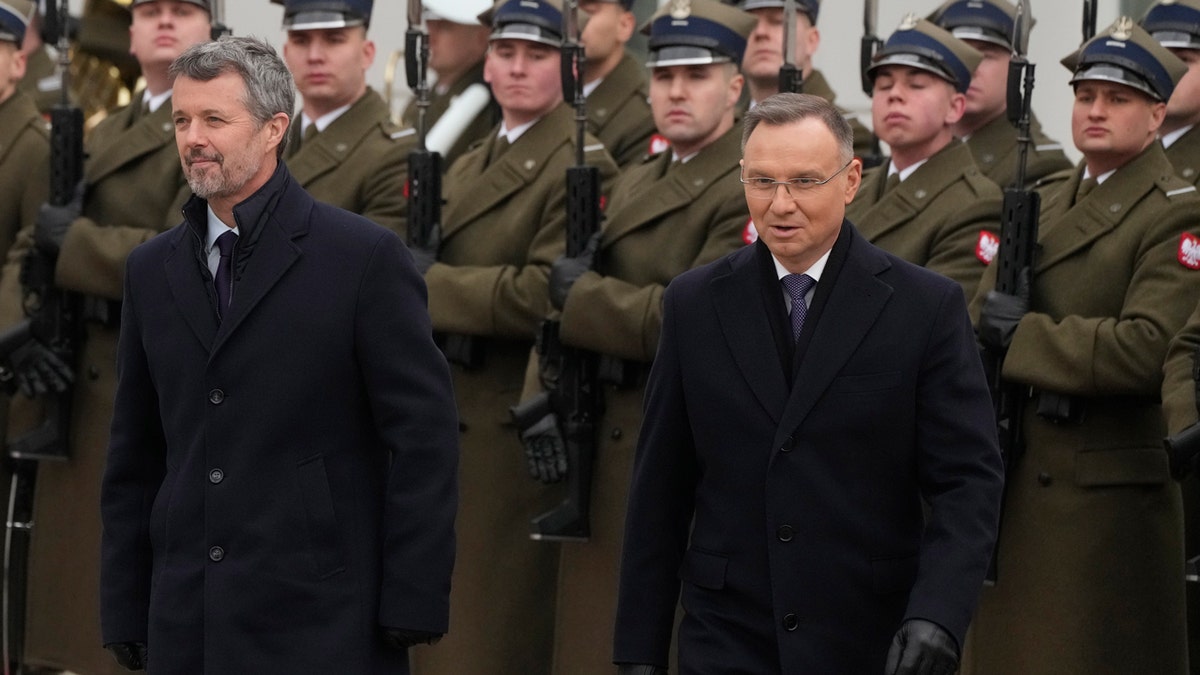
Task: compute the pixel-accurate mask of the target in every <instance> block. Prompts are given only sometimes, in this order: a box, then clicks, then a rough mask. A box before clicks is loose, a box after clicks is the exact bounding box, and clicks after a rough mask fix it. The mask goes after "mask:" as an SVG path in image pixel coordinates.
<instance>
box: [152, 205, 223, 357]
mask: <svg viewBox="0 0 1200 675" xmlns="http://www.w3.org/2000/svg"><path fill="white" fill-rule="evenodd" d="M195 236H196V235H195V234H194V233H193V232H192V231H191V228H190V227H189V226H188V225H187V224H184V225H183V226H182V227H180V228H179V229H178V230H177V231H176V236H175V242H174V248H173V249H172V250H171V252H170V253H169V254H168V255H167V257H166V259H165V260H164V261H163V269H164V272H165V273H166V277H167V286H168V287H169V288H170V289H171V295H172V296H173V297H174V298H175V305H176V306H177V307H179V308H180V311H182V312H183V318H184V319H185V320H186V321H187V324H188V326H189V327H191V329H192V332H193V333H195V334H196V339H198V340H200V344H202V345H204V350H205V351H208V352H211V350H212V345H213V340H214V339H215V338H216V336H217V326H218V321H217V314H216V311H215V310H214V309H213V301H212V299H211V298H210V297H209V295H208V293H207V291H206V289H205V288H204V283H197V276H199V274H198V272H199V271H198V269H197V265H198V264H199V263H197V262H196V260H195V256H194V249H193V248H192V241H190V240H189V238H190V237H195ZM200 308H204V311H201V310H200Z"/></svg>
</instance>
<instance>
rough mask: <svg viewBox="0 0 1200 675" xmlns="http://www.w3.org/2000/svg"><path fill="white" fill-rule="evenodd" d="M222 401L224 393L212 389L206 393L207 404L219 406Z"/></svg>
mask: <svg viewBox="0 0 1200 675" xmlns="http://www.w3.org/2000/svg"><path fill="white" fill-rule="evenodd" d="M224 400H225V392H223V391H221V390H220V389H213V390H212V391H210V392H208V402H209V403H211V404H213V405H221V402H222V401H224Z"/></svg>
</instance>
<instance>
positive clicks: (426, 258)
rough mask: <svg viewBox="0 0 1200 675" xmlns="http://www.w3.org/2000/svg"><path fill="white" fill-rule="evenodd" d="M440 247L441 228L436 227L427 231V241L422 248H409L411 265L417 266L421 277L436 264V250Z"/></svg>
mask: <svg viewBox="0 0 1200 675" xmlns="http://www.w3.org/2000/svg"><path fill="white" fill-rule="evenodd" d="M441 246H442V228H440V227H438V226H437V225H434V226H433V229H431V230H430V231H429V241H428V242H426V243H425V245H424V246H409V247H408V250H409V251H411V252H412V257H413V264H414V265H416V266H417V271H418V272H420V273H421V276H425V273H426V272H428V271H429V268H430V267H433V263H435V262H437V253H438V249H439V248H441Z"/></svg>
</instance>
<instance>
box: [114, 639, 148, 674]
mask: <svg viewBox="0 0 1200 675" xmlns="http://www.w3.org/2000/svg"><path fill="white" fill-rule="evenodd" d="M104 648H105V649H107V650H108V651H109V653H111V654H112V655H113V658H114V659H116V660H117V663H118V664H120V665H121V667H122V668H127V669H129V670H145V669H146V645H145V644H144V643H141V642H112V643H109V644H106V645H104Z"/></svg>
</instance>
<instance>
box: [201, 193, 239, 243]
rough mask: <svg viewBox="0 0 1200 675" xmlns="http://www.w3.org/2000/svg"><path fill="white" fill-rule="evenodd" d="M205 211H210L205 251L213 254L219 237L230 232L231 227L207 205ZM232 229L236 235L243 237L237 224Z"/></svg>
mask: <svg viewBox="0 0 1200 675" xmlns="http://www.w3.org/2000/svg"><path fill="white" fill-rule="evenodd" d="M205 209H206V210H207V211H208V236H207V237H206V238H205V241H204V250H205V251H208V252H211V251H212V249H213V246H216V244H217V237H219V236H221V235H222V234H225V233H226V232H228V231H229V230H230V227H229V226H228V225H226V224H225V223H224V222H223V221H222V220H221V219H220V218H218V217H217V214H216V213H213V210H212V207H211V206H208V204H207V203H206V204H205ZM232 229H233V233H234V234H237V235H241V232H239V231H238V228H237V227H236V224H235V226H234V227H233V228H232Z"/></svg>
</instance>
